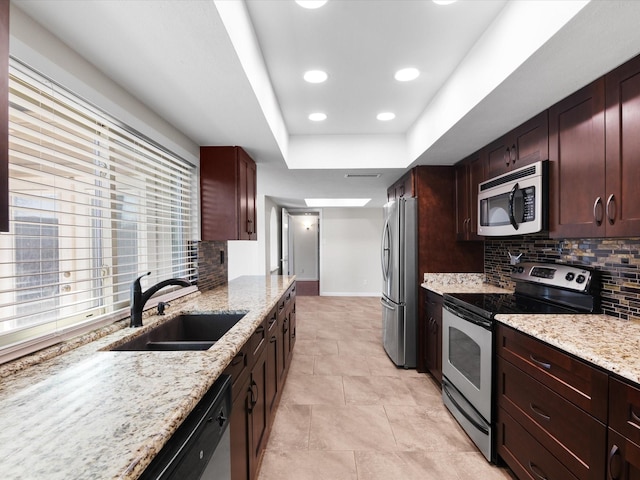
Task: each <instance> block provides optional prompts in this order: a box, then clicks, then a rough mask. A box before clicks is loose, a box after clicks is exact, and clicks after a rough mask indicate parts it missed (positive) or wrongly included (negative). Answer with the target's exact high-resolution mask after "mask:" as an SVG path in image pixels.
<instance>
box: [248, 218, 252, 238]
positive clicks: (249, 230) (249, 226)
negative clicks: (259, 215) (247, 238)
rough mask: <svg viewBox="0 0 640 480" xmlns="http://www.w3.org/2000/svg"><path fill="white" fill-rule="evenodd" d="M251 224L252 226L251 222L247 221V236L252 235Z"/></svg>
mask: <svg viewBox="0 0 640 480" xmlns="http://www.w3.org/2000/svg"><path fill="white" fill-rule="evenodd" d="M252 224H253V220H249V219H247V233H248V234H249V235H253V228H252V227H253V225H252Z"/></svg>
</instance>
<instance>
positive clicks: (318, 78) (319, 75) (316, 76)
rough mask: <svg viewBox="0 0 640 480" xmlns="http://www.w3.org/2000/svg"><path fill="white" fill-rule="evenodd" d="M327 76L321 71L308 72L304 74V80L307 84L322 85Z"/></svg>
mask: <svg viewBox="0 0 640 480" xmlns="http://www.w3.org/2000/svg"><path fill="white" fill-rule="evenodd" d="M328 77H329V75H327V72H324V71H322V70H309V71H307V72H304V77H303V78H304V79H305V80H306V81H307V82H309V83H322V82H324V81H326V80H327V78H328Z"/></svg>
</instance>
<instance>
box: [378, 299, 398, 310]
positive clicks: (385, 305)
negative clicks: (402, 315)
mask: <svg viewBox="0 0 640 480" xmlns="http://www.w3.org/2000/svg"><path fill="white" fill-rule="evenodd" d="M380 303H381V304H382V306H383V307H384V308H386V309H388V310H395V309H396V307H395V305H392V304H391V303H389V302H388V301H387V299H386V298H384V297H383V298H381V299H380Z"/></svg>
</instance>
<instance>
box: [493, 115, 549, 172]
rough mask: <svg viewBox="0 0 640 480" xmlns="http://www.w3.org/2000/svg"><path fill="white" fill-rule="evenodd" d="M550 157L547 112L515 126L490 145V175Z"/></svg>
mask: <svg viewBox="0 0 640 480" xmlns="http://www.w3.org/2000/svg"><path fill="white" fill-rule="evenodd" d="M547 158H549V128H548V119H547V111H546V110H545V111H544V112H542V113H540V114H538V115H536V116H535V117H533V118H532V119H531V120H529V121H527V122H525V123H523V124H522V125H520V126H519V127H517V128H514V129H513V130H511V131H510V132H509V133H507V134H505V135H503V136H502V137H500V138H499V139H497V140H496V141H494V142H492V143H491V144H489V146H488V147H487V171H486V178H493V177H496V176H498V175H502V174H503V173H507V172H508V171H510V170H513V169H515V168H520V167H524V166H525V165H528V164H530V163H534V162H537V161H538V160H546V159H547Z"/></svg>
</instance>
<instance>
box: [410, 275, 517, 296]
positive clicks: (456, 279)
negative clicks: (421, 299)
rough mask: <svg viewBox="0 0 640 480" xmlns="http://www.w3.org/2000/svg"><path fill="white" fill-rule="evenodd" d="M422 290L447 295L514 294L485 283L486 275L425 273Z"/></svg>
mask: <svg viewBox="0 0 640 480" xmlns="http://www.w3.org/2000/svg"><path fill="white" fill-rule="evenodd" d="M421 286H422V288H426V289H427V290H431V291H432V292H435V293H437V294H439V295H444V294H445V293H512V292H513V290H508V289H506V288H502V287H497V286H495V285H490V284H488V283H485V275H484V273H425V274H424V283H423V284H422V285H421Z"/></svg>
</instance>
